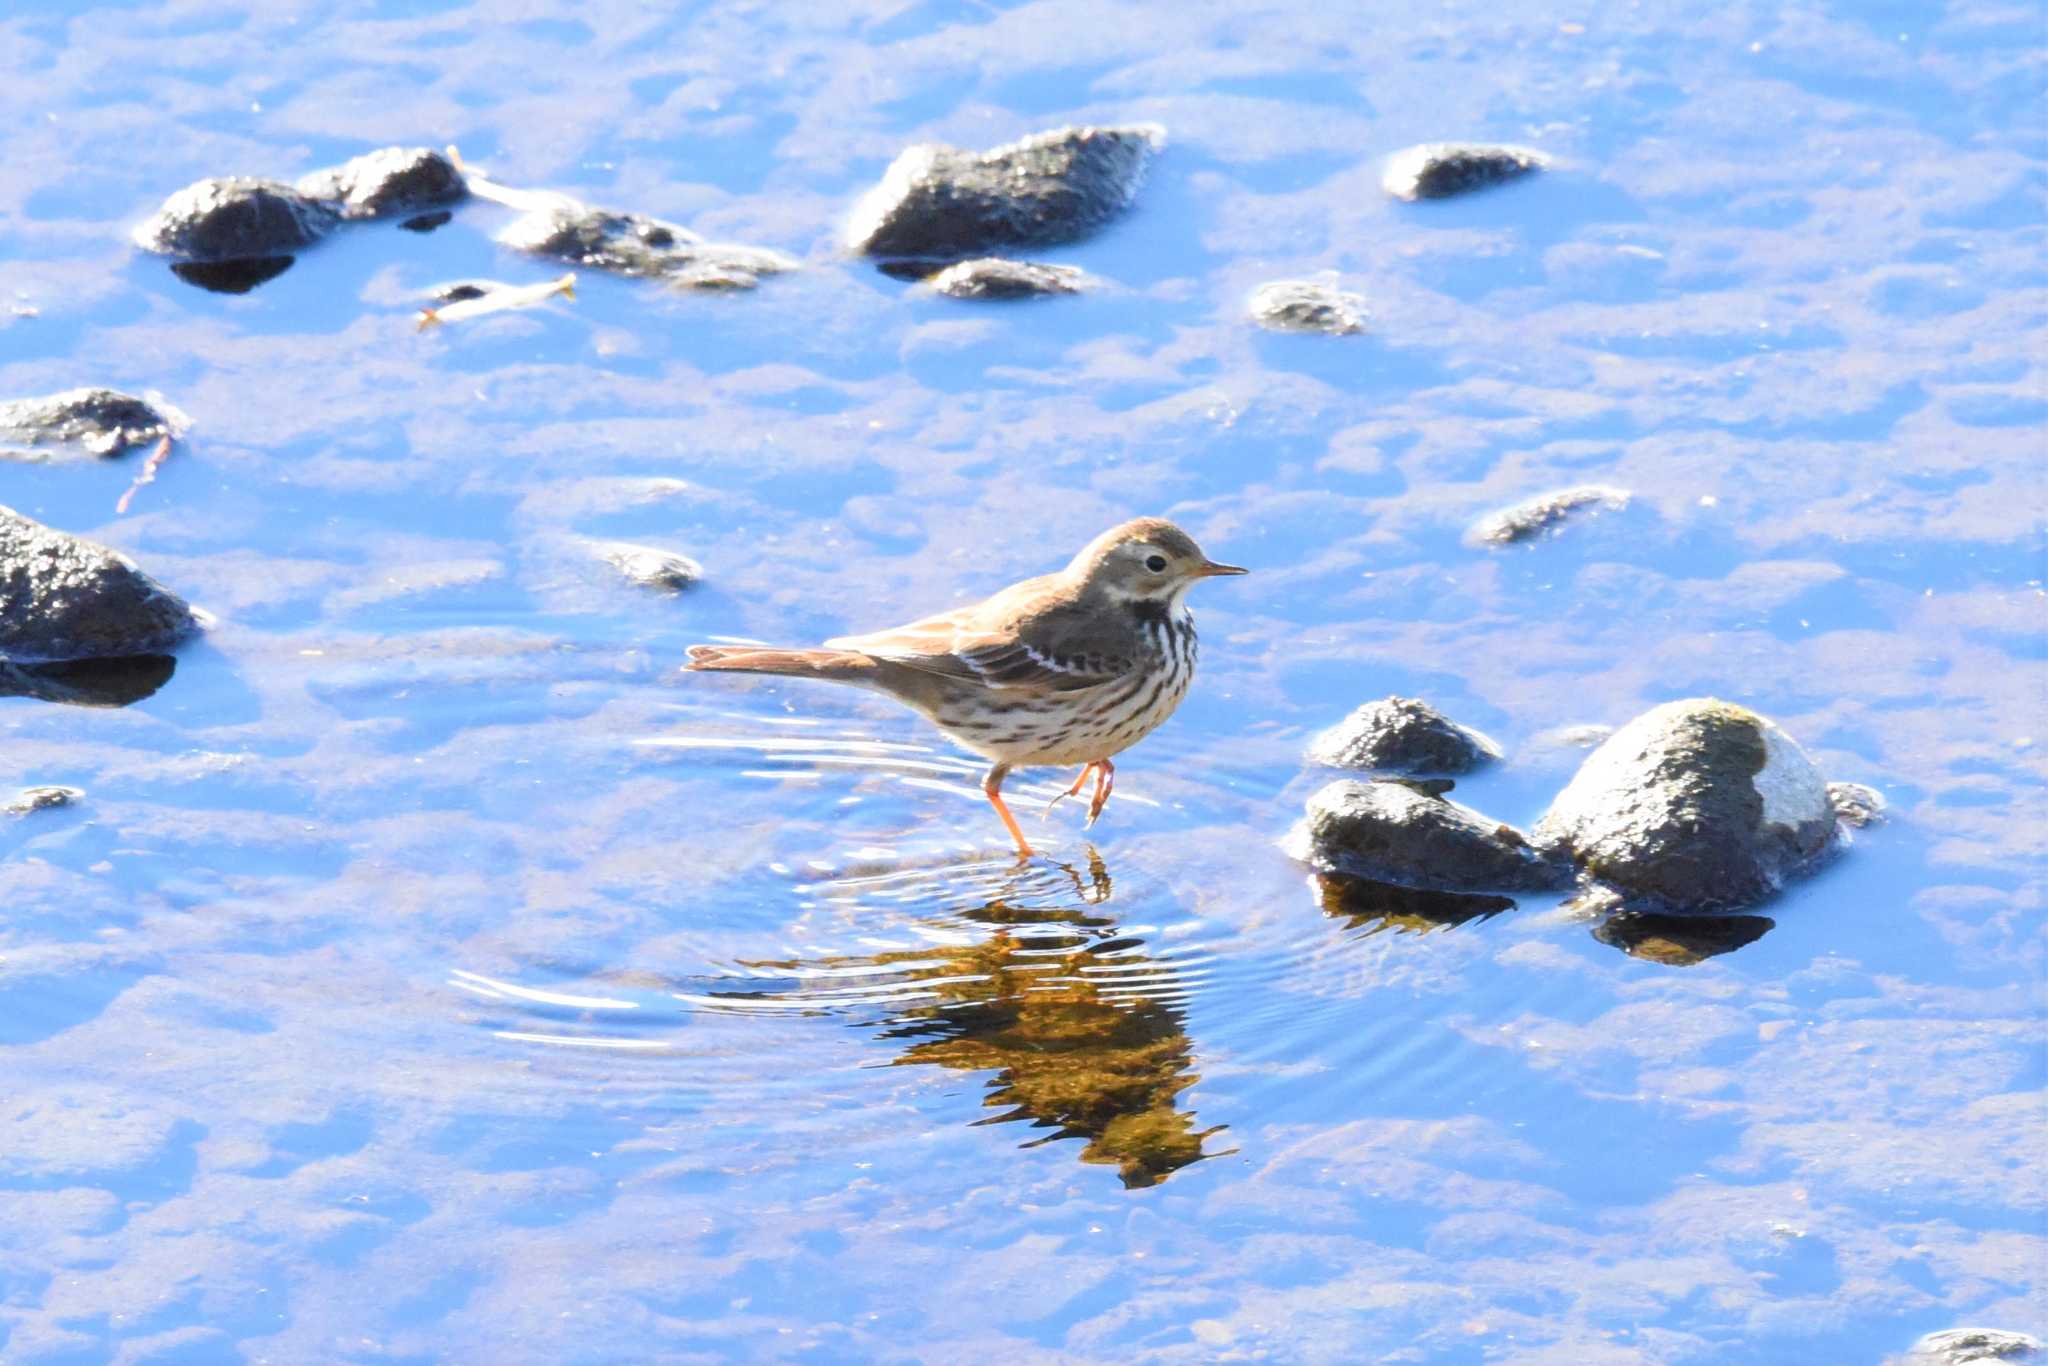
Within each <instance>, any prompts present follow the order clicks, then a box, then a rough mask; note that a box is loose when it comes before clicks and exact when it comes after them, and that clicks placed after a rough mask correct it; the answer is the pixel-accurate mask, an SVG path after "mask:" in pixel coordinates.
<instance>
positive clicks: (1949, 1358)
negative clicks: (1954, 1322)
mask: <svg viewBox="0 0 2048 1366" xmlns="http://www.w3.org/2000/svg"><path fill="white" fill-rule="evenodd" d="M2040 1350H2041V1340H2040V1339H2039V1338H2036V1337H2032V1336H2030V1335H2028V1334H2026V1333H2013V1332H2008V1331H2007V1330H2005V1329H2003V1328H1946V1329H1943V1330H1942V1331H1941V1332H1939V1333H1929V1334H1928V1335H1927V1336H1926V1337H1923V1338H1921V1339H1920V1340H1919V1341H1918V1342H1916V1343H1914V1344H1913V1350H1912V1351H1911V1352H1910V1353H1908V1354H1907V1356H1906V1362H1907V1366H1968V1364H1969V1363H1971V1362H1978V1361H2026V1360H2029V1359H2030V1358H2032V1357H2034V1356H2035V1355H2036V1354H2038V1353H2039V1352H2040Z"/></svg>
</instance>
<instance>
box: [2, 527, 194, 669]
mask: <svg viewBox="0 0 2048 1366" xmlns="http://www.w3.org/2000/svg"><path fill="white" fill-rule="evenodd" d="M197 629H198V622H197V621H196V620H195V619H194V618H193V616H192V609H191V608H189V607H187V606H186V605H185V604H184V603H183V602H181V601H179V599H178V598H176V597H175V596H173V595H172V594H171V593H169V592H167V591H166V590H165V589H164V588H163V586H162V585H160V584H159V583H157V581H156V580H155V579H152V578H150V577H149V575H147V574H145V573H143V572H142V571H141V570H140V569H138V568H136V567H135V562H134V561H132V560H130V559H129V558H128V557H127V556H125V555H121V554H118V553H116V552H115V551H112V550H109V549H108V548H107V547H105V546H102V545H95V544H94V543H93V542H91V541H86V540H81V539H79V538H78V537H76V536H70V535H66V534H65V533H64V532H61V531H53V530H51V529H50V528H49V527H46V526H44V525H43V524H42V523H40V522H37V521H34V520H32V519H30V518H27V517H24V516H22V515H21V514H20V513H18V512H16V511H14V509H12V508H8V507H0V659H6V660H13V661H17V662H35V661H46V660H65V659H98V658H106V657H110V656H115V655H143V654H156V653H160V652H161V651H163V650H166V649H168V648H170V647H171V646H172V645H175V644H177V643H178V642H179V641H181V640H183V639H184V638H185V637H186V636H188V635H190V634H192V632H193V631H195V630H197Z"/></svg>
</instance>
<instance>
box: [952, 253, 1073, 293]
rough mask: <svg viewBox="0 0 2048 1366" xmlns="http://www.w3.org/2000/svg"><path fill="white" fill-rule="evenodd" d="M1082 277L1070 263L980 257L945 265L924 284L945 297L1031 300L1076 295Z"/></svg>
mask: <svg viewBox="0 0 2048 1366" xmlns="http://www.w3.org/2000/svg"><path fill="white" fill-rule="evenodd" d="M1086 279H1087V277H1086V276H1085V275H1083V274H1082V273H1081V272H1080V271H1078V270H1076V269H1075V268H1074V267H1072V266H1045V265H1039V264H1038V263H1037V262H1035V261H1010V260H1005V259H1004V258H1003V257H1000V256H981V257H977V258H975V259H974V260H972V261H961V262H958V263H957V264H954V265H950V266H947V267H946V268H945V269H944V270H942V271H940V272H939V273H938V274H936V275H934V276H932V277H931V279H930V280H928V281H926V283H927V284H929V285H930V286H931V287H932V291H933V292H934V293H937V294H943V295H945V296H946V297H947V298H949V299H1032V298H1043V297H1046V296H1048V295H1054V294H1079V293H1080V292H1081V285H1082V283H1083V281H1085V280H1086Z"/></svg>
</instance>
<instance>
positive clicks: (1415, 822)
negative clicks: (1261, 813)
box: [1285, 779, 1572, 892]
mask: <svg viewBox="0 0 2048 1366" xmlns="http://www.w3.org/2000/svg"><path fill="white" fill-rule="evenodd" d="M1285 847H1286V850H1287V853H1288V854H1289V855H1290V856H1291V857H1293V858H1296V859H1299V860H1300V861H1302V862H1304V863H1307V864H1309V865H1310V866H1311V867H1314V868H1316V869H1317V870H1319V871H1322V872H1337V873H1347V874H1350V875H1352V876H1355V877H1364V878H1370V879H1373V880H1374V881H1378V882H1391V883H1394V884H1396V885H1398V886H1403V887H1418V888H1422V889H1425V890H1432V891H1455V892H1478V891H1537V890H1545V889H1551V890H1554V889H1559V888H1562V887H1566V886H1569V885H1570V883H1571V880H1572V870H1571V866H1570V865H1569V864H1568V863H1564V862H1562V861H1559V860H1556V859H1553V858H1550V857H1547V856H1546V855H1544V854H1543V853H1541V852H1539V851H1538V850H1537V849H1536V848H1534V847H1533V846H1532V845H1531V844H1530V843H1529V841H1528V840H1527V839H1526V838H1524V837H1523V835H1522V833H1521V832H1520V831H1518V830H1516V829H1515V828H1514V827H1512V826H1508V825H1503V824H1501V823H1500V822H1499V821H1494V820H1489V819H1487V818H1486V817H1485V816H1482V815H1480V814H1479V813H1478V812H1477V811H1474V810H1472V809H1471V808H1470V807H1466V806H1460V805H1459V804H1458V803H1456V802H1451V801H1446V800H1444V798H1443V797H1442V796H1440V795H1433V794H1432V791H1430V790H1421V789H1419V788H1418V787H1414V786H1410V785H1408V784H1406V783H1401V782H1370V783H1361V782H1355V781H1353V780H1351V779H1340V780H1339V781H1337V782H1334V783H1330V784H1328V785H1327V786H1325V787H1323V788H1322V789H1320V790H1319V791H1317V792H1316V793H1315V795H1314V796H1312V797H1310V798H1309V799H1308V805H1307V810H1306V813H1305V814H1304V815H1303V816H1302V819H1301V821H1300V822H1299V823H1298V824H1296V826H1295V827H1294V829H1293V830H1292V831H1290V832H1289V834H1288V836H1287V840H1286V844H1285Z"/></svg>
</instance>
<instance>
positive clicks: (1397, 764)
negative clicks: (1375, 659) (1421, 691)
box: [1308, 697, 1500, 774]
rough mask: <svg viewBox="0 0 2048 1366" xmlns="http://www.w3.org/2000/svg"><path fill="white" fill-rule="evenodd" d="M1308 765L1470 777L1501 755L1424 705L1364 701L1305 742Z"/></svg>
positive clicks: (1406, 700)
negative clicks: (1349, 713) (1464, 774)
mask: <svg viewBox="0 0 2048 1366" xmlns="http://www.w3.org/2000/svg"><path fill="white" fill-rule="evenodd" d="M1308 757H1309V761H1310V762H1311V763H1318V764H1327V765H1329V766H1330V767H1331V768H1362V769H1369V770H1372V771H1374V772H1379V773H1407V774H1424V773H1468V772H1470V771H1471V770H1472V769H1474V768H1477V767H1478V766H1479V765H1481V764H1484V763H1487V762H1489V761H1491V760H1494V759H1498V758H1499V757H1500V746H1499V745H1496V744H1495V743H1494V742H1493V741H1491V740H1489V739H1487V738H1486V737H1485V736H1484V735H1481V734H1480V733H1479V732H1478V731H1476V730H1468V729H1466V728H1465V727H1464V726H1461V725H1459V724H1458V723H1457V722H1455V721H1453V720H1451V718H1450V717H1448V716H1445V715H1444V714H1443V713H1442V712H1440V711H1438V710H1437V709H1436V708H1435V707H1432V706H1430V705H1429V704H1428V703H1427V702H1419V701H1417V700H1416V699H1414V698H1412V697H1386V698H1382V699H1381V700H1379V701H1377V702H1368V703H1366V704H1365V705H1364V706H1362V707H1360V708H1359V709H1358V710H1356V711H1354V712H1352V713H1351V715H1349V716H1347V717H1345V718H1344V719H1343V720H1342V721H1339V722H1338V723H1337V724H1336V725H1334V726H1332V727H1330V728H1329V729H1328V730H1326V731H1324V732H1323V733H1322V734H1320V735H1318V736H1317V737H1316V738H1315V739H1314V740H1312V741H1311V742H1310V743H1309V749H1308Z"/></svg>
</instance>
